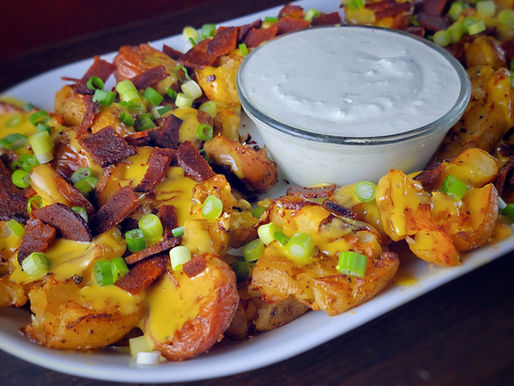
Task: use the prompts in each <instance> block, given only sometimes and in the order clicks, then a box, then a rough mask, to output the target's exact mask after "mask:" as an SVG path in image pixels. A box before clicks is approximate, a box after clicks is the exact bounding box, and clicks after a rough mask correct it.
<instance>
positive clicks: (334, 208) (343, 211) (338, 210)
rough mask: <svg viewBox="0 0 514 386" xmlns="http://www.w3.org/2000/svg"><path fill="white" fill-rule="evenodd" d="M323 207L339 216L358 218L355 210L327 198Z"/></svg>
mask: <svg viewBox="0 0 514 386" xmlns="http://www.w3.org/2000/svg"><path fill="white" fill-rule="evenodd" d="M323 207H324V208H325V209H328V210H329V211H331V212H332V213H335V214H337V215H339V216H343V217H348V218H352V219H355V218H356V216H355V213H354V212H353V210H351V209H349V208H346V207H344V206H342V205H339V204H338V203H337V202H334V201H330V200H326V201H325V202H323Z"/></svg>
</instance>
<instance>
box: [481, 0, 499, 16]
mask: <svg viewBox="0 0 514 386" xmlns="http://www.w3.org/2000/svg"><path fill="white" fill-rule="evenodd" d="M476 7H477V13H478V16H480V17H481V18H482V19H487V18H489V17H493V16H494V14H495V13H496V4H494V1H491V0H488V1H481V2H480V3H478V4H477V5H476Z"/></svg>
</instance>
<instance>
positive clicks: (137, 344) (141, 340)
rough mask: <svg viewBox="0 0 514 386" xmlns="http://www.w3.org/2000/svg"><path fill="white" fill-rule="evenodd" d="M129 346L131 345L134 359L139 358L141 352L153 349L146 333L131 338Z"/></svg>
mask: <svg viewBox="0 0 514 386" xmlns="http://www.w3.org/2000/svg"><path fill="white" fill-rule="evenodd" d="M129 346H130V355H131V356H132V358H134V359H136V358H137V354H138V353H140V352H150V351H152V348H151V347H150V344H149V343H148V339H147V337H146V336H144V335H141V336H138V337H137V338H131V339H129Z"/></svg>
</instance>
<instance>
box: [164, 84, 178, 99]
mask: <svg viewBox="0 0 514 386" xmlns="http://www.w3.org/2000/svg"><path fill="white" fill-rule="evenodd" d="M166 95H167V96H169V98H170V99H171V100H172V101H174V100H175V99H177V95H178V93H177V92H176V91H175V90H173V89H172V88H171V87H168V88H167V89H166Z"/></svg>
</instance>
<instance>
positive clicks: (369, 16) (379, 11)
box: [341, 0, 414, 29]
mask: <svg viewBox="0 0 514 386" xmlns="http://www.w3.org/2000/svg"><path fill="white" fill-rule="evenodd" d="M349 1H350V0H342V1H341V7H342V8H344V13H345V16H346V20H347V22H348V23H349V24H364V25H375V26H378V27H384V28H396V29H403V28H405V27H407V26H408V25H409V24H410V22H411V20H412V16H413V10H414V5H413V1H412V0H395V1H394V3H393V4H391V2H390V1H382V0H371V1H370V0H368V1H366V6H364V7H360V8H357V9H350V8H349V7H348V6H347V5H348V3H349Z"/></svg>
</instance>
